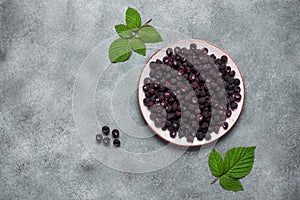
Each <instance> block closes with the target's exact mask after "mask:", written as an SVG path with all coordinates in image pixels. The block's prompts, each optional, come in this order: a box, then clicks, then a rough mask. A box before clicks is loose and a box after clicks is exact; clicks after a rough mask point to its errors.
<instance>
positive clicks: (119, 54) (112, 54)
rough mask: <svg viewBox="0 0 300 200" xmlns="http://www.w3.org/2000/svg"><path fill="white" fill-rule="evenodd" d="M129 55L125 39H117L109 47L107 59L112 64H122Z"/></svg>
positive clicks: (128, 45)
mask: <svg viewBox="0 0 300 200" xmlns="http://www.w3.org/2000/svg"><path fill="white" fill-rule="evenodd" d="M130 55H131V48H130V44H129V42H128V40H127V39H123V38H120V39H117V40H115V41H113V43H111V45H110V47H109V59H110V61H111V62H112V63H117V62H124V61H126V60H128V58H129V57H130Z"/></svg>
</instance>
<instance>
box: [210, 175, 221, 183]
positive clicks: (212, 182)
mask: <svg viewBox="0 0 300 200" xmlns="http://www.w3.org/2000/svg"><path fill="white" fill-rule="evenodd" d="M218 179H219V177H217V178H215V180H213V182H211V183H210V184H214V183H215V182H217V180H218Z"/></svg>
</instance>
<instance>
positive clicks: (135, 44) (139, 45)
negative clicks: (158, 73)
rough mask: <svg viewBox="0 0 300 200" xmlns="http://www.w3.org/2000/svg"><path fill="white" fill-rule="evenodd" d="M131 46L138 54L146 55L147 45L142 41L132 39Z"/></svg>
mask: <svg viewBox="0 0 300 200" xmlns="http://www.w3.org/2000/svg"><path fill="white" fill-rule="evenodd" d="M130 45H131V47H132V49H133V50H134V51H135V52H136V53H138V54H141V55H143V56H145V55H146V45H145V43H144V42H143V41H142V40H141V39H138V38H132V40H131V42H130Z"/></svg>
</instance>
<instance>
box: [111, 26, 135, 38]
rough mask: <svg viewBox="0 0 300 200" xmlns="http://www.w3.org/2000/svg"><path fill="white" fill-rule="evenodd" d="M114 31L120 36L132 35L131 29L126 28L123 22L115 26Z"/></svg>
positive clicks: (128, 36)
mask: <svg viewBox="0 0 300 200" xmlns="http://www.w3.org/2000/svg"><path fill="white" fill-rule="evenodd" d="M115 29H116V32H117V33H118V34H119V36H120V37H122V38H127V39H128V38H131V37H132V30H128V28H127V26H126V25H124V24H119V25H116V26H115Z"/></svg>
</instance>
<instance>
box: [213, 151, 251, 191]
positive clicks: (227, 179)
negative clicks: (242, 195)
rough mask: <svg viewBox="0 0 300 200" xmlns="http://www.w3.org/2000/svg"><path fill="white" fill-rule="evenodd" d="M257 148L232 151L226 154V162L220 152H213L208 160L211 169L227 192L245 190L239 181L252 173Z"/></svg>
mask: <svg viewBox="0 0 300 200" xmlns="http://www.w3.org/2000/svg"><path fill="white" fill-rule="evenodd" d="M255 148H256V147H255V146H252V147H236V148H233V149H230V150H228V151H227V152H226V155H225V158H224V161H223V160H222V156H221V155H220V153H219V152H218V151H216V150H215V149H213V150H212V152H211V153H210V155H209V158H208V165H209V169H210V171H211V172H212V174H213V175H214V176H216V177H219V179H220V184H221V185H222V186H223V187H224V188H225V189H226V190H232V191H235V192H236V191H239V190H244V188H243V186H242V184H241V182H240V181H239V180H238V179H239V178H242V177H244V176H247V175H248V174H249V173H250V171H251V169H252V167H253V163H254V151H255ZM217 179H218V178H217ZM217 179H215V180H214V181H213V182H212V184H213V183H215V182H216V180H217Z"/></svg>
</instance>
